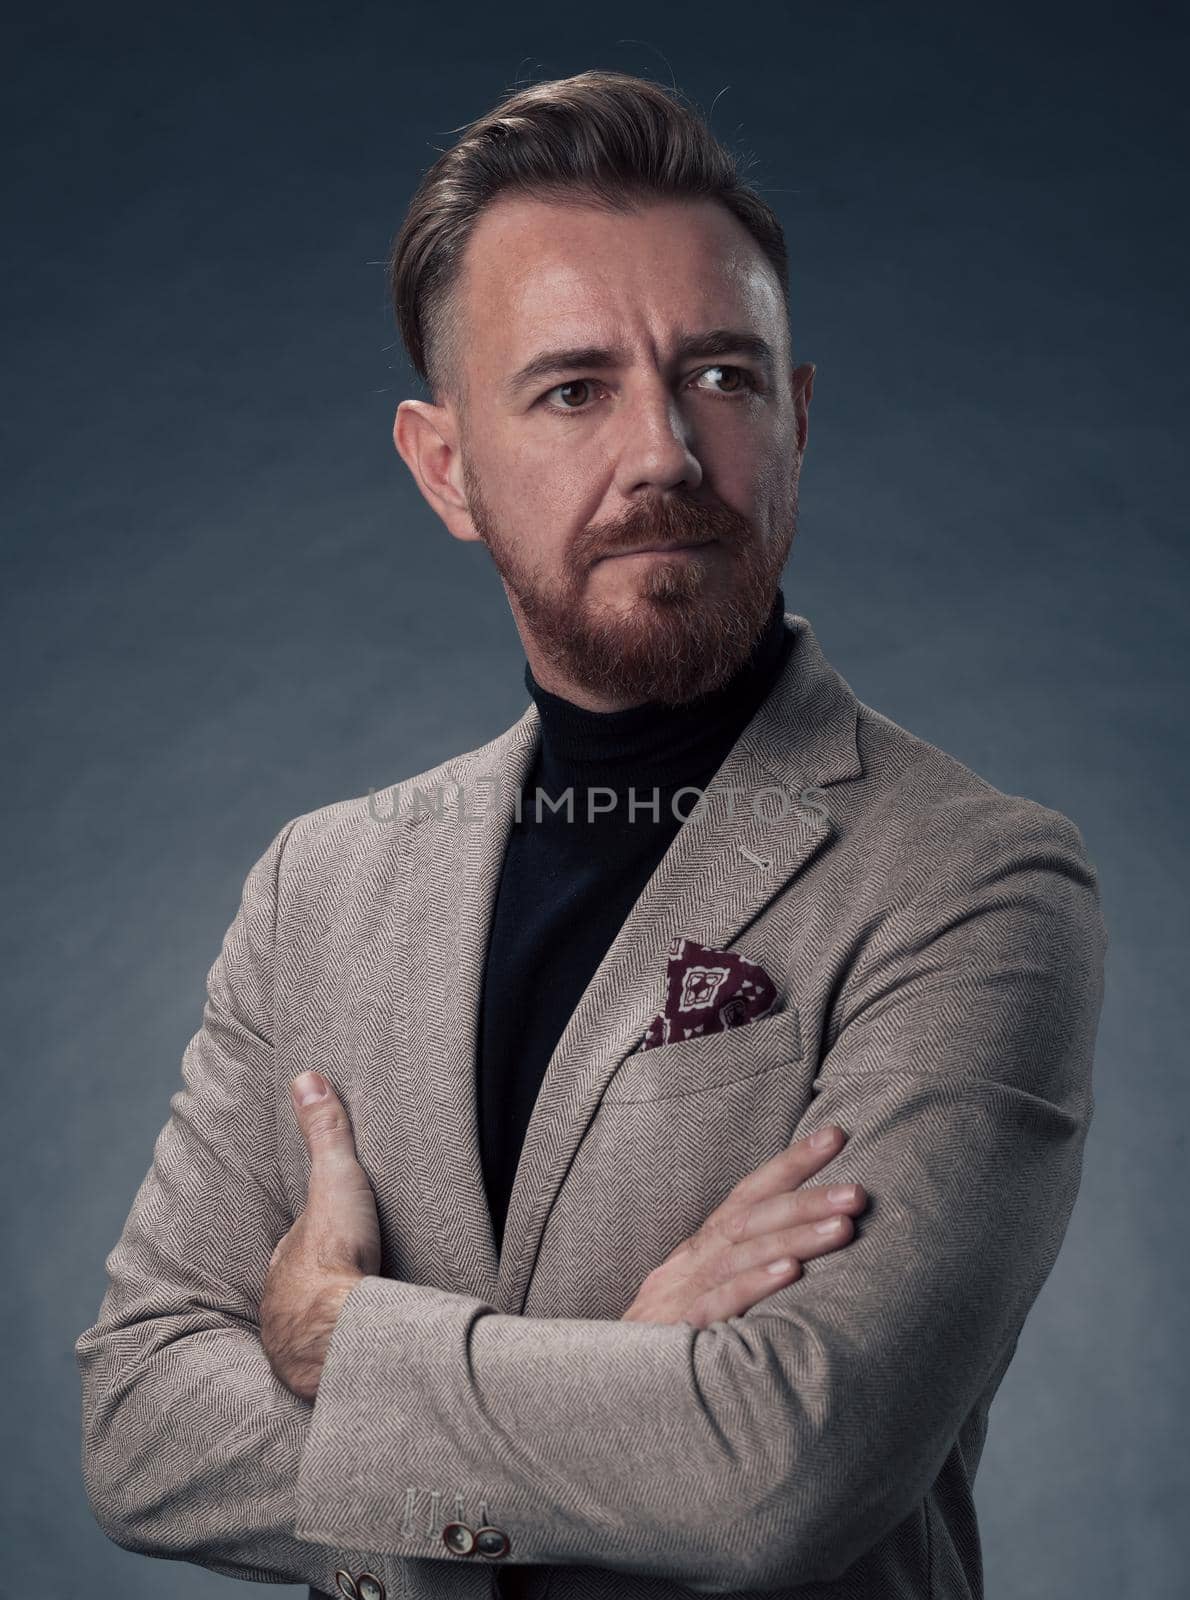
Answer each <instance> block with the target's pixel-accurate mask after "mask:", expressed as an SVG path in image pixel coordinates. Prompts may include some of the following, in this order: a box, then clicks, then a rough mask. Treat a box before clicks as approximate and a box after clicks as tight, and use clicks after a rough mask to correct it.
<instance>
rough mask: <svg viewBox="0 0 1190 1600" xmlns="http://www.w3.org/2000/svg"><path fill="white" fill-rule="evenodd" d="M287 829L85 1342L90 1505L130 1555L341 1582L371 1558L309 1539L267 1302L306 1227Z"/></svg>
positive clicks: (248, 903)
mask: <svg viewBox="0 0 1190 1600" xmlns="http://www.w3.org/2000/svg"><path fill="white" fill-rule="evenodd" d="M293 826H294V824H293V823H292V822H291V823H288V824H287V825H286V827H285V828H283V829H282V830H281V832H280V833H279V834H278V835H277V837H276V838H275V839H274V840H273V842H272V844H271V845H270V846H269V848H268V850H267V851H266V852H265V853H264V855H263V856H262V857H261V858H260V860H259V861H258V862H257V863H256V865H255V866H254V867H253V869H252V871H251V872H250V873H249V875H248V878H247V881H246V883H245V885H244V891H243V896H242V900H241V904H240V908H239V911H238V914H237V916H236V917H235V920H234V921H233V923H232V925H231V927H230V928H229V930H228V932H227V935H226V937H225V939H224V941H223V946H222V950H221V953H220V955H219V956H218V958H217V959H216V961H215V963H214V965H213V966H212V967H211V970H210V973H209V974H208V978H207V999H206V1004H205V1006H204V1011H203V1020H202V1026H201V1028H200V1029H199V1031H198V1033H196V1034H195V1036H194V1037H193V1038H192V1039H191V1041H190V1043H189V1045H188V1046H187V1048H186V1051H185V1054H184V1056H183V1061H182V1076H183V1080H184V1087H183V1088H180V1089H178V1090H177V1091H176V1092H175V1093H174V1095H173V1097H172V1099H171V1101H170V1117H169V1121H168V1122H167V1123H166V1125H165V1127H164V1128H163V1129H162V1130H161V1133H160V1134H159V1135H158V1137H157V1140H156V1144H155V1146H154V1150H153V1162H152V1166H151V1168H150V1170H149V1172H148V1173H147V1174H146V1176H145V1178H144V1180H143V1181H142V1183H141V1185H140V1188H139V1190H138V1191H137V1194H136V1197H135V1199H134V1201H133V1204H132V1209H131V1212H130V1213H129V1216H128V1219H127V1221H126V1222H125V1224H124V1228H123V1232H122V1233H121V1235H120V1238H119V1240H118V1242H117V1243H116V1245H115V1248H114V1249H113V1250H112V1251H111V1253H110V1254H109V1256H108V1257H107V1262H106V1266H107V1274H108V1285H107V1289H106V1292H105V1294H104V1296H103V1301H102V1304H101V1305H100V1308H99V1316H98V1320H97V1321H96V1322H95V1323H94V1325H93V1326H92V1327H90V1328H88V1329H87V1330H86V1331H85V1332H84V1333H82V1334H81V1335H80V1336H79V1338H78V1339H77V1341H76V1343H75V1354H76V1357H77V1360H78V1365H79V1371H80V1374H81V1378H82V1468H83V1478H84V1482H85V1484H86V1489H87V1495H88V1499H89V1501H90V1504H91V1508H92V1511H93V1513H94V1515H95V1518H96V1520H97V1521H98V1523H99V1525H100V1527H101V1528H102V1530H103V1531H104V1533H105V1534H106V1535H107V1536H108V1537H109V1538H110V1539H112V1540H114V1541H115V1543H116V1544H118V1545H121V1546H122V1547H123V1548H124V1549H126V1550H132V1551H137V1552H140V1553H141V1554H143V1555H149V1556H162V1557H168V1558H172V1559H175V1560H181V1561H191V1562H195V1563H197V1564H198V1565H200V1566H204V1567H209V1568H210V1569H212V1570H213V1571H215V1572H220V1573H224V1574H226V1575H227V1576H229V1577H234V1578H246V1579H249V1580H255V1581H257V1582H286V1583H305V1584H311V1585H313V1586H314V1587H315V1588H317V1589H320V1590H323V1591H325V1592H327V1593H332V1594H333V1593H334V1592H335V1582H334V1572H335V1569H336V1567H339V1566H348V1567H351V1566H352V1565H353V1563H354V1565H355V1566H356V1567H359V1566H362V1567H364V1568H366V1569H369V1570H372V1571H373V1572H376V1573H377V1575H380V1573H381V1570H382V1569H381V1568H379V1567H376V1566H371V1567H369V1561H368V1558H367V1557H366V1555H365V1554H364V1553H363V1552H360V1551H355V1550H347V1549H339V1550H330V1549H327V1548H326V1546H325V1545H318V1544H309V1543H306V1542H303V1541H302V1540H301V1539H299V1538H297V1537H295V1535H294V1532H293V1521H294V1495H295V1486H296V1482H297V1469H298V1463H299V1461H300V1459H301V1454H302V1448H303V1445H304V1443H305V1438H306V1433H307V1431H308V1429H309V1425H310V1415H311V1407H310V1406H309V1405H308V1404H307V1403H306V1402H304V1401H302V1400H298V1399H297V1398H296V1397H295V1396H294V1395H292V1394H291V1393H290V1392H289V1390H288V1389H286V1388H285V1386H284V1385H283V1384H282V1383H281V1382H280V1381H279V1380H278V1379H277V1378H275V1377H274V1375H273V1372H272V1369H271V1368H270V1366H269V1364H268V1360H267V1358H266V1356H265V1353H264V1348H263V1346H262V1345H261V1343H260V1336H259V1323H258V1317H257V1312H258V1308H259V1304H260V1298H261V1294H262V1292H263V1289H264V1279H265V1274H266V1273H267V1271H268V1265H269V1259H270V1256H271V1253H272V1250H273V1247H274V1245H275V1244H276V1242H277V1240H278V1239H280V1237H281V1236H282V1234H284V1233H285V1232H287V1231H288V1229H289V1228H290V1227H291V1226H292V1224H293V1221H294V1218H293V1217H292V1215H290V1214H289V1212H288V1210H287V1207H286V1204H285V1202H284V1198H283V1196H282V1195H281V1193H280V1189H279V1186H278V1184H277V1182H276V1177H275V1173H276V1164H275V1154H276V1122H275V1111H274V1098H275V1097H274V1096H273V1095H271V1094H270V1089H271V1084H272V1070H273V1051H272V1045H271V1042H270V1040H271V1033H272V1029H271V1021H270V1015H271V1009H272V987H273V978H272V974H273V941H274V931H275V906H276V884H277V873H278V870H279V863H280V858H281V852H282V849H283V847H284V844H285V842H286V839H287V837H288V834H289V832H290V830H291V829H292V827H293Z"/></svg>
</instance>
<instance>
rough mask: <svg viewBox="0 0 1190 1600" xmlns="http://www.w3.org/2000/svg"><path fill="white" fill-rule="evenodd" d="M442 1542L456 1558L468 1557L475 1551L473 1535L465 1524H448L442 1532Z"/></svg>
mask: <svg viewBox="0 0 1190 1600" xmlns="http://www.w3.org/2000/svg"><path fill="white" fill-rule="evenodd" d="M442 1542H443V1544H444V1545H445V1546H446V1548H447V1549H448V1550H453V1551H454V1553H455V1555H457V1556H469V1555H470V1554H471V1552H472V1551H473V1550H474V1549H475V1535H474V1534H473V1533H472V1531H471V1529H470V1528H469V1527H468V1526H467V1524H466V1523H465V1522H448V1523H447V1524H446V1526H445V1528H443V1530H442Z"/></svg>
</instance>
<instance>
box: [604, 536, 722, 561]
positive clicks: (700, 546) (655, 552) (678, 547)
mask: <svg viewBox="0 0 1190 1600" xmlns="http://www.w3.org/2000/svg"><path fill="white" fill-rule="evenodd" d="M714 543H715V540H714V539H691V540H689V541H688V542H687V543H685V544H642V545H639V546H638V547H637V548H636V549H634V550H609V551H608V553H607V555H606V556H603V557H602V558H601V559H602V560H604V561H608V560H611V559H612V558H613V557H615V556H670V555H676V554H678V553H679V552H683V551H689V550H704V549H705V548H706V547H707V545H709V544H714Z"/></svg>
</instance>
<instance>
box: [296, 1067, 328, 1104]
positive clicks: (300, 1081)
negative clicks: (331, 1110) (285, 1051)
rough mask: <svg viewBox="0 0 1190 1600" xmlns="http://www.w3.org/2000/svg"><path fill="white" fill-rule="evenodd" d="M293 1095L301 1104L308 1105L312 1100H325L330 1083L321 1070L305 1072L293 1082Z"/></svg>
mask: <svg viewBox="0 0 1190 1600" xmlns="http://www.w3.org/2000/svg"><path fill="white" fill-rule="evenodd" d="M291 1087H292V1089H293V1096H294V1099H295V1100H296V1101H297V1103H298V1105H299V1106H308V1105H309V1104H310V1102H311V1100H325V1099H326V1096H327V1091H328V1090H329V1089H330V1084H329V1083H328V1082H327V1081H326V1079H325V1078H324V1077H323V1076H322V1073H321V1072H303V1073H302V1075H301V1077H300V1078H295V1079H294V1080H293V1084H292V1086H291Z"/></svg>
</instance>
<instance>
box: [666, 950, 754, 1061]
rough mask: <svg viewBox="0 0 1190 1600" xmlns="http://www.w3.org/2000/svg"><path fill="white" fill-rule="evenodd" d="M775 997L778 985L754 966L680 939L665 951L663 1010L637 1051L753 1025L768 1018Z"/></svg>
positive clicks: (731, 954)
mask: <svg viewBox="0 0 1190 1600" xmlns="http://www.w3.org/2000/svg"><path fill="white" fill-rule="evenodd" d="M776 999H777V989H776V985H775V984H774V983H773V981H772V979H771V978H770V977H769V975H768V973H767V972H766V971H765V970H764V968H763V967H762V966H760V964H759V963H758V962H756V961H746V960H745V959H744V957H743V956H738V955H736V954H735V953H734V952H733V951H731V950H713V949H711V948H710V946H709V945H705V944H698V943H697V942H696V941H695V940H694V939H685V938H682V937H678V938H676V939H675V940H674V941H673V943H672V944H671V945H670V947H669V959H668V961H667V963H666V969H665V1006H664V1008H663V1009H662V1010H661V1011H659V1012H658V1013H657V1015H656V1016H655V1017H654V1018H653V1020H652V1022H650V1023H649V1026H648V1031H647V1032H646V1033H645V1037H644V1041H643V1042H642V1043H641V1044H640V1045H639V1046H638V1049H640V1050H652V1049H654V1048H655V1047H656V1046H657V1045H662V1044H674V1043H676V1042H677V1041H678V1040H679V1039H691V1038H694V1037H695V1036H696V1035H698V1034H703V1033H721V1032H722V1031H723V1029H724V1028H738V1027H740V1026H741V1025H742V1024H744V1023H747V1022H755V1021H756V1019H757V1018H758V1017H763V1016H767V1014H768V1013H769V1012H770V1011H771V1010H772V1009H773V1006H774V1004H775V1003H776Z"/></svg>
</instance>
